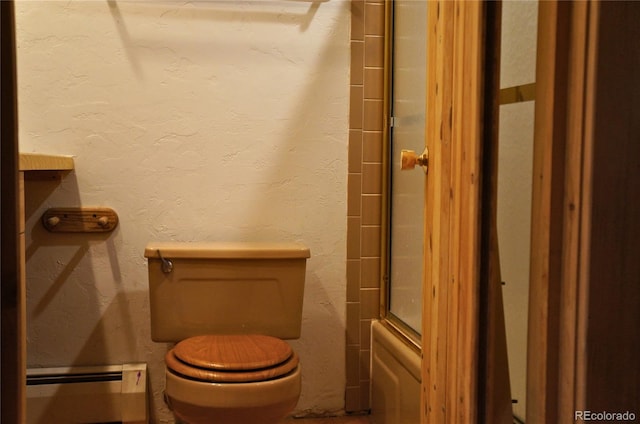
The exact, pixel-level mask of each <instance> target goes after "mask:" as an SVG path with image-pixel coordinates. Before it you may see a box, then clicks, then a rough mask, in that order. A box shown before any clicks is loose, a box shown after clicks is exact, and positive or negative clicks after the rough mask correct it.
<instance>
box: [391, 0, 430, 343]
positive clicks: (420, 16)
mask: <svg viewBox="0 0 640 424" xmlns="http://www.w3.org/2000/svg"><path fill="white" fill-rule="evenodd" d="M392 22H393V24H392V28H393V34H392V61H393V62H392V67H391V69H392V72H391V102H390V108H391V110H390V113H391V119H390V124H391V125H390V133H389V140H390V142H389V157H390V160H389V164H390V169H389V176H390V179H389V186H390V190H389V194H390V195H389V202H390V210H389V212H390V213H389V218H390V229H389V255H388V256H389V258H388V259H389V263H388V272H387V278H388V286H389V287H388V296H389V298H388V302H387V308H388V311H387V316H388V317H389V318H390V319H391V320H392V321H394V322H395V323H396V324H398V325H399V326H400V327H401V328H402V329H403V330H404V332H405V333H407V334H408V335H409V336H410V338H411V339H412V340H414V342H415V343H416V344H419V343H420V334H421V333H422V328H421V326H422V324H421V323H422V282H423V263H424V248H423V244H424V243H423V238H424V237H423V235H424V190H425V174H424V172H422V171H421V170H419V169H416V170H414V171H409V172H407V171H401V160H400V154H401V151H402V150H413V151H415V152H417V153H418V154H419V153H421V152H422V151H423V150H424V146H425V109H426V108H425V103H426V63H427V62H426V60H427V59H426V53H427V40H426V34H427V29H426V26H427V2H423V1H411V0H396V1H394V2H393V19H392Z"/></svg>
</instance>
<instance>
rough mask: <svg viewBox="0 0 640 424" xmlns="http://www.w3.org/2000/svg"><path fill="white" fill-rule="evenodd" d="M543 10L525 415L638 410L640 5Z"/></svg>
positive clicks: (559, 5)
mask: <svg viewBox="0 0 640 424" xmlns="http://www.w3.org/2000/svg"><path fill="white" fill-rule="evenodd" d="M538 19H539V27H538V56H537V60H538V64H537V75H536V80H537V81H536V107H535V135H534V179H533V210H532V232H531V233H532V245H531V246H532V248H531V280H530V303H529V340H528V345H529V349H528V358H527V419H526V421H527V423H532V424H538V423H549V422H556V423H560V424H563V423H573V422H575V421H577V416H576V415H575V414H576V411H585V410H591V411H596V412H600V411H605V410H606V411H608V412H624V411H631V412H634V413H635V414H636V417H637V416H638V415H640V396H639V394H640V393H639V392H640V365H639V364H638V361H637V358H638V356H639V355H640V340H639V339H640V335H639V334H638V330H637V329H638V327H640V312H639V310H640V308H638V304H640V264H638V260H637V258H638V257H640V243H638V242H637V240H638V239H639V238H640V224H639V223H638V219H637V217H638V216H639V215H640V200H639V199H640V169H639V168H638V166H637V160H638V157H640V146H639V143H638V139H640V126H638V125H637V124H636V123H637V122H639V121H640V107H638V105H639V104H640V77H639V76H638V69H639V68H640V47H638V43H637V40H638V39H639V38H640V30H638V29H637V24H636V22H637V20H639V19H640V5H638V4H637V3H634V2H600V1H593V2H562V1H549V2H541V3H540V6H539V16H538ZM634 161H635V162H634ZM633 358H635V359H633Z"/></svg>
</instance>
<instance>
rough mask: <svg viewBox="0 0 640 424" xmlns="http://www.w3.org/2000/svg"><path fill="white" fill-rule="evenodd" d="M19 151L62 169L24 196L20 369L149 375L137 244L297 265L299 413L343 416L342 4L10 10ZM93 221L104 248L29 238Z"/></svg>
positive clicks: (73, 5)
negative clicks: (210, 248) (96, 211)
mask: <svg viewBox="0 0 640 424" xmlns="http://www.w3.org/2000/svg"><path fill="white" fill-rule="evenodd" d="M16 15H17V16H16V24H17V40H18V73H19V113H20V148H21V151H23V152H45V153H59V154H69V155H73V156H74V157H75V164H76V169H75V170H74V171H73V172H72V173H70V174H69V175H67V176H66V177H64V179H63V180H62V181H61V182H56V181H28V182H27V186H26V214H27V286H28V299H27V302H28V305H27V309H28V365H29V366H30V367H47V366H69V365H89V364H114V363H116V364H117V363H125V362H135V361H142V362H146V363H148V366H149V372H150V380H151V390H152V396H151V401H152V404H151V406H152V410H153V412H152V413H153V419H154V421H155V422H169V421H171V420H172V418H171V417H170V415H169V414H168V412H167V410H166V409H165V407H164V404H163V402H162V390H163V383H164V376H163V364H162V361H163V356H164V353H165V352H166V350H167V347H168V345H166V344H162V343H154V342H152V341H151V339H150V335H149V305H148V296H147V267H146V262H145V259H144V257H143V251H144V247H145V245H146V243H147V242H149V241H151V240H178V241H192V240H193V241H198V240H258V241H269V240H277V241H299V242H303V243H305V244H307V245H308V246H309V247H310V248H311V252H312V257H311V259H310V260H309V262H308V267H307V285H306V292H305V304H304V313H303V328H302V337H301V338H300V339H299V340H295V341H292V342H291V343H292V345H293V346H294V348H295V349H297V351H298V352H299V353H300V356H301V361H302V363H303V388H302V397H301V400H300V403H299V404H298V409H299V410H301V411H302V410H315V411H326V410H339V409H341V408H343V407H344V388H345V375H344V356H345V353H344V352H345V346H344V344H345V336H344V334H345V330H344V326H345V324H344V321H345V302H346V300H345V257H346V251H345V250H346V241H345V233H346V176H347V163H346V162H347V141H348V84H349V18H350V14H349V2H346V1H331V2H315V3H312V2H306V1H267V0H264V1H247V2H245V1H202V2H172V1H160V0H158V1H155V0H148V1H145V2H133V1H121V0H110V1H71V2H61V1H60V2H59V1H48V2H32V1H19V2H18V3H17V6H16ZM70 206H106V207H111V208H113V209H115V210H116V211H117V212H118V214H119V217H120V225H119V227H118V228H117V229H116V230H115V232H113V233H111V234H109V235H107V236H96V235H89V234H80V235H61V234H51V233H48V232H46V231H45V230H43V228H42V227H41V225H40V223H39V218H40V216H41V214H42V212H43V211H44V210H46V209H47V208H49V207H70Z"/></svg>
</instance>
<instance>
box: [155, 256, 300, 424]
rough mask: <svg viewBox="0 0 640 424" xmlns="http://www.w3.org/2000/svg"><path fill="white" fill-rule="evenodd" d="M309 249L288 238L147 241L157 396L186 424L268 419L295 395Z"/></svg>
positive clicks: (263, 422)
mask: <svg viewBox="0 0 640 424" xmlns="http://www.w3.org/2000/svg"><path fill="white" fill-rule="evenodd" d="M309 256H310V254H309V249H308V248H306V247H304V246H302V245H299V244H290V243H150V244H149V245H147V248H146V249H145V257H146V258H148V266H149V296H150V312H151V336H152V339H153V340H154V341H158V342H173V343H176V345H175V346H174V347H173V348H172V349H171V350H169V352H167V354H166V355H165V365H166V371H165V376H166V383H165V384H166V387H165V399H166V402H167V404H168V405H169V407H170V409H171V410H172V411H173V414H174V415H175V417H176V418H177V420H178V421H180V422H183V423H187V424H199V423H216V424H277V423H279V422H280V421H281V420H282V419H283V418H285V417H286V416H287V415H289V414H290V413H291V412H292V411H293V409H294V408H295V406H296V404H297V402H298V398H299V396H300V391H301V380H302V378H301V366H300V364H299V359H298V355H297V354H296V353H295V352H294V351H293V350H292V349H291V347H290V345H289V344H288V343H287V342H286V341H284V340H283V339H295V338H299V337H300V327H301V322H302V298H303V293H304V281H305V269H306V259H307V258H308V257H309Z"/></svg>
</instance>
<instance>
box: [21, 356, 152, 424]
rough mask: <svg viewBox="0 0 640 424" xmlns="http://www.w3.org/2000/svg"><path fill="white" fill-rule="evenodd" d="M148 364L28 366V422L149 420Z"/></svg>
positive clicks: (85, 423) (63, 422) (137, 421)
mask: <svg viewBox="0 0 640 424" xmlns="http://www.w3.org/2000/svg"><path fill="white" fill-rule="evenodd" d="M147 416H148V410H147V366H146V364H124V365H106V366H96V367H71V368H29V369H27V424H44V423H46V424H70V423H83V424H87V423H131V424H134V423H135V424H137V423H140V424H142V423H147V422H148V418H147Z"/></svg>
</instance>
